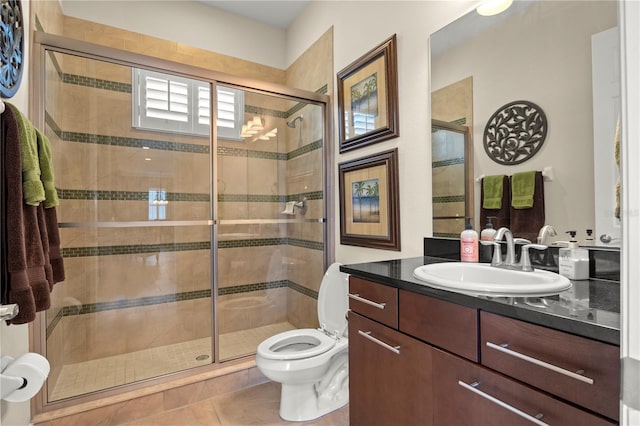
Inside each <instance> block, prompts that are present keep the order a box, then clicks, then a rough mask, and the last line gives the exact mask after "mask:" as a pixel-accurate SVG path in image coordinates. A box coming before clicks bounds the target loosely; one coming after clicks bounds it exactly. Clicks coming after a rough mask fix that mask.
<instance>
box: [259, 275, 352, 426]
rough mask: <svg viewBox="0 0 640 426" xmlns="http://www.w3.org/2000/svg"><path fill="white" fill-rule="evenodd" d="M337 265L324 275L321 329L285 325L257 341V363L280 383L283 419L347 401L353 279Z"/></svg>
mask: <svg viewBox="0 0 640 426" xmlns="http://www.w3.org/2000/svg"><path fill="white" fill-rule="evenodd" d="M339 268H340V264H339V263H334V264H333V265H331V266H330V267H329V269H327V272H325V274H324V277H323V278H322V283H321V285H320V291H319V292H318V320H319V323H320V328H319V329H313V328H304V329H298V330H291V331H285V332H284V333H279V334H276V335H275V336H272V337H270V338H268V339H266V340H265V341H263V342H262V343H260V344H259V345H258V349H257V353H256V365H257V366H258V368H259V369H260V371H261V372H262V374H264V375H265V376H266V377H267V378H269V379H270V380H272V381H274V382H279V383H282V392H281V394H280V417H282V419H284V420H288V421H308V420H313V419H316V418H318V417H321V416H323V415H325V414H327V413H330V412H331V411H334V410H337V409H338V408H340V407H343V406H345V405H346V404H347V403H348V402H349V359H348V352H347V349H348V343H349V340H348V338H347V319H346V313H347V310H348V308H349V299H348V296H347V292H348V284H349V283H348V275H347V274H345V273H343V272H340V269H339Z"/></svg>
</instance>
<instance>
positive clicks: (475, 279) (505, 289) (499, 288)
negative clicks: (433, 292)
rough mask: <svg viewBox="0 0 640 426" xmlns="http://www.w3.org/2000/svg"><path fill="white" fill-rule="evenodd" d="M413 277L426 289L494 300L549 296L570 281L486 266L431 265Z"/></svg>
mask: <svg viewBox="0 0 640 426" xmlns="http://www.w3.org/2000/svg"><path fill="white" fill-rule="evenodd" d="M413 276H414V277H416V278H417V279H419V280H421V281H424V283H425V285H428V286H429V287H435V288H440V289H444V290H450V291H455V292H458V293H465V294H472V295H484V296H495V297H499V296H504V297H535V296H538V297H540V296H550V295H553V294H558V293H560V292H563V291H565V290H567V289H569V288H571V281H569V280H568V279H567V278H565V277H563V276H562V275H559V274H556V273H554V272H549V271H543V270H541V269H535V270H534V271H533V272H522V271H515V270H510V269H503V268H496V267H494V266H491V265H489V264H487V263H464V262H445V263H433V264H431V265H424V266H420V267H418V268H416V269H415V270H414V271H413Z"/></svg>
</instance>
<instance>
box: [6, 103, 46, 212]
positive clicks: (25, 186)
mask: <svg viewBox="0 0 640 426" xmlns="http://www.w3.org/2000/svg"><path fill="white" fill-rule="evenodd" d="M6 105H7V106H9V108H10V109H11V110H12V112H13V115H14V117H15V119H16V121H17V123H18V132H19V142H20V156H21V161H22V192H23V195H24V201H25V203H27V204H28V205H30V206H37V205H38V204H40V202H41V201H44V200H45V195H44V186H43V185H42V181H41V180H40V162H39V161H38V141H37V136H36V129H35V127H33V124H31V122H30V121H29V120H28V119H27V118H26V117H25V116H24V115H22V113H21V112H20V111H19V110H18V108H16V107H15V106H13V105H11V104H10V103H6ZM5 111H6V109H5Z"/></svg>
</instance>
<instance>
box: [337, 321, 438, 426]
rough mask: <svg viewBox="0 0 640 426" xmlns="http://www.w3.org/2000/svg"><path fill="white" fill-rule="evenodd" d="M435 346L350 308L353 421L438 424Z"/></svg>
mask: <svg viewBox="0 0 640 426" xmlns="http://www.w3.org/2000/svg"><path fill="white" fill-rule="evenodd" d="M385 345H386V346H385ZM431 351H432V349H431V348H430V347H429V346H428V345H425V344H424V343H422V342H420V341H418V340H415V339H412V338H411V337H409V336H406V335H404V334H402V333H399V332H398V331H396V330H393V329H391V328H389V327H386V326H384V325H382V324H379V323H377V322H374V321H372V320H370V319H367V318H365V317H363V316H360V315H358V314H355V313H350V314H349V394H350V395H351V398H350V401H349V424H350V425H352V426H356V425H363V426H365V425H366V426H375V425H380V426H390V425H394V426H401V425H408V426H415V425H418V424H420V425H429V424H432V414H433V406H432V401H433V398H432V393H431Z"/></svg>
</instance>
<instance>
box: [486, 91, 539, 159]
mask: <svg viewBox="0 0 640 426" xmlns="http://www.w3.org/2000/svg"><path fill="white" fill-rule="evenodd" d="M547 127H548V125H547V116H546V115H545V114H544V111H543V110H542V108H540V107H539V106H538V105H536V104H534V103H533V102H529V101H515V102H510V103H508V104H506V105H504V106H502V107H500V108H499V109H498V110H497V111H496V112H495V113H494V114H493V115H492V116H491V118H490V119H489V121H488V122H487V125H486V126H485V128H484V137H483V145H484V150H485V152H486V153H487V155H488V156H489V158H491V159H492V160H493V161H495V162H496V163H500V164H505V165H515V164H520V163H523V162H525V161H527V160H528V159H529V158H531V157H533V156H534V155H535V154H536V153H537V152H538V151H539V150H540V148H541V147H542V144H543V143H544V140H545V138H546V137H547Z"/></svg>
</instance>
